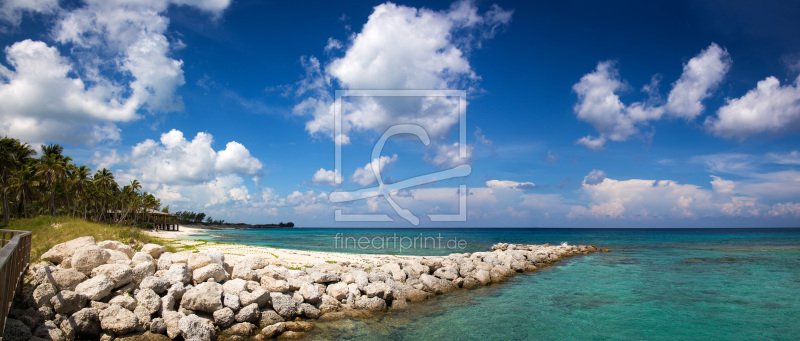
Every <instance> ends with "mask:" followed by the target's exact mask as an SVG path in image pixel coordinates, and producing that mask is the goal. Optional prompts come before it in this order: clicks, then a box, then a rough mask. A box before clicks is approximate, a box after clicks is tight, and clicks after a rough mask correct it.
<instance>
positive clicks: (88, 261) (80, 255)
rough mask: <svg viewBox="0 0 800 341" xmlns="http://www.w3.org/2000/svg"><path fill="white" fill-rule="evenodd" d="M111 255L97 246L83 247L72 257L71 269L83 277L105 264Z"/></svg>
mask: <svg viewBox="0 0 800 341" xmlns="http://www.w3.org/2000/svg"><path fill="white" fill-rule="evenodd" d="M109 257H111V255H110V254H109V253H108V251H106V250H105V249H102V248H100V247H99V246H97V245H94V244H90V245H84V246H81V247H80V248H78V249H77V250H75V253H74V254H73V255H72V261H71V262H72V267H73V268H74V269H75V270H78V271H80V272H82V273H83V274H85V275H89V274H91V273H92V270H93V269H94V268H95V267H97V266H98V265H101V264H105V263H106V261H107V260H108V258H109Z"/></svg>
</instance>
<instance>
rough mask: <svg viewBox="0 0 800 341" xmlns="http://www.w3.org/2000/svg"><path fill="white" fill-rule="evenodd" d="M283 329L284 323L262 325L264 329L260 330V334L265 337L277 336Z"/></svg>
mask: <svg viewBox="0 0 800 341" xmlns="http://www.w3.org/2000/svg"><path fill="white" fill-rule="evenodd" d="M285 331H286V323H284V322H277V323H274V324H271V325H268V326H266V327H264V329H262V330H261V334H262V335H264V336H266V337H278V336H279V335H281V334H283V332H285Z"/></svg>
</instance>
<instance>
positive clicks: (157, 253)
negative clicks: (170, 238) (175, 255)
mask: <svg viewBox="0 0 800 341" xmlns="http://www.w3.org/2000/svg"><path fill="white" fill-rule="evenodd" d="M165 251H167V248H166V247H164V246H162V245H157V244H144V246H142V250H141V251H139V252H142V253H146V254H149V255H150V256H153V258H154V259H158V258H159V257H161V254H162V253H164V252H165Z"/></svg>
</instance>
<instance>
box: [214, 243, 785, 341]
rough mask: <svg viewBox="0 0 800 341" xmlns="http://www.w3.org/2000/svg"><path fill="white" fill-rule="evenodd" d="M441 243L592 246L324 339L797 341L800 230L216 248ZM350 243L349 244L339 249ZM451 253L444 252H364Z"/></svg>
mask: <svg viewBox="0 0 800 341" xmlns="http://www.w3.org/2000/svg"><path fill="white" fill-rule="evenodd" d="M339 232H343V233H344V234H345V235H352V236H368V237H371V238H374V237H375V236H385V235H392V234H394V233H398V234H399V235H401V236H415V235H419V234H420V233H422V234H423V235H424V236H430V235H432V236H437V235H438V233H440V232H441V233H442V235H443V237H444V238H450V237H452V238H458V239H461V240H464V241H465V242H466V244H467V245H466V247H465V248H464V249H458V250H455V251H457V252H473V251H479V250H486V249H488V248H489V247H490V246H491V245H492V244H494V243H496V242H501V241H502V242H514V243H546V242H550V243H560V242H565V241H566V242H569V243H570V244H594V245H597V246H599V247H605V248H610V249H612V251H613V252H611V253H595V254H591V255H586V256H576V257H573V258H570V259H568V260H566V261H563V262H561V263H559V264H558V265H556V266H553V267H550V268H547V269H544V270H542V271H539V272H536V273H532V274H526V275H519V276H516V277H514V278H513V279H512V280H510V281H509V282H507V283H505V284H500V285H492V286H489V287H483V288H479V289H476V290H471V291H466V290H460V291H458V292H457V293H455V294H450V295H447V296H444V297H439V298H436V299H435V300H432V301H428V302H426V303H424V304H416V305H412V306H411V308H410V309H409V311H407V312H400V313H388V314H382V315H381V316H379V317H377V318H375V319H372V320H363V321H358V320H349V319H348V320H344V321H338V322H332V323H322V324H319V328H318V331H317V332H315V333H314V334H313V336H314V337H315V338H320V339H383V340H387V339H403V340H406V339H407V340H419V339H426V340H430V339H435V340H463V339H500V338H502V339H533V338H536V339H546V340H549V339H609V338H610V339H675V338H677V339H728V340H752V339H795V338H797V335H800V324H798V323H797V320H798V317H800V295H798V293H800V229H724V230H723V229H701V230H683V229H681V230H644V229H637V230H625V229H602V230H595V229H494V230H493V229H451V230H441V231H438V230H437V231H432V230H400V231H398V230H361V229H359V230H346V231H342V230H335V231H334V230H325V229H314V230H310V229H309V230H306V229H286V230H258V231H228V232H220V233H215V234H214V235H213V236H211V237H209V238H212V239H214V240H219V241H226V242H235V243H245V244H252V245H268V246H275V247H286V248H296V249H304V250H319V251H342V249H341V248H338V249H337V248H336V247H335V246H334V242H333V236H334V234H335V233H339ZM339 246H341V244H339ZM344 251H351V252H361V253H395V254H397V253H400V254H421V255H434V254H449V253H451V252H453V250H449V249H447V248H438V247H434V248H430V247H429V248H426V249H402V250H401V249H400V248H397V247H395V248H393V249H367V250H363V249H359V250H344Z"/></svg>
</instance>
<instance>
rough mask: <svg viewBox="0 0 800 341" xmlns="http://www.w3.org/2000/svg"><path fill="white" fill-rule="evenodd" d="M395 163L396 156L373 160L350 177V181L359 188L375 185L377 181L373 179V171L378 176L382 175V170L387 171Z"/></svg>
mask: <svg viewBox="0 0 800 341" xmlns="http://www.w3.org/2000/svg"><path fill="white" fill-rule="evenodd" d="M395 162H397V154H394V155H392V156H391V157H389V156H381V157H380V158H377V159H373V160H372V161H371V162H369V163H367V164H366V165H365V166H364V167H361V168H358V169H356V170H355V172H353V175H352V176H350V181H351V182H354V183H357V184H359V185H361V186H367V185H371V184H373V183H375V182H376V181H378V179H377V178H376V177H375V171H374V170H375V169H377V170H378V174H383V173H382V172H383V171H384V170H388V169H389V168H390V167H391V166H392V165H393V164H394V163H395Z"/></svg>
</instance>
